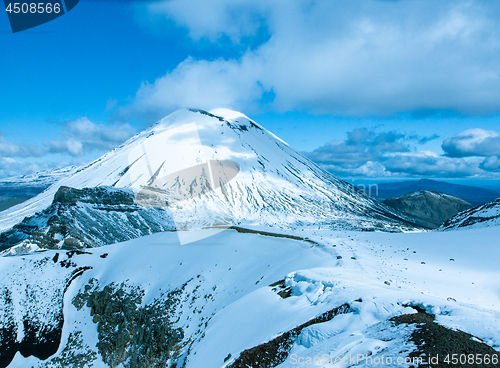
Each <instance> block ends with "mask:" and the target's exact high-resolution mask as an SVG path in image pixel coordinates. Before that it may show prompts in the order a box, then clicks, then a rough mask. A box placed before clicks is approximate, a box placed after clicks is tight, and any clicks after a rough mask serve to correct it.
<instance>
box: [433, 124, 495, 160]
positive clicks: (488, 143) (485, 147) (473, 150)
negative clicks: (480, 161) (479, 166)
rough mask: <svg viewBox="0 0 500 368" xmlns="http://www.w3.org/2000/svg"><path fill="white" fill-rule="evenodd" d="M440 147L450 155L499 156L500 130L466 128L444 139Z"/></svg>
mask: <svg viewBox="0 0 500 368" xmlns="http://www.w3.org/2000/svg"><path fill="white" fill-rule="evenodd" d="M442 148H443V151H445V152H446V154H447V155H448V156H450V157H470V156H500V132H496V131H494V130H484V129H479V128H477V129H468V130H465V131H463V132H461V133H459V134H456V135H454V136H453V137H452V138H448V139H445V140H444V142H443V145H442Z"/></svg>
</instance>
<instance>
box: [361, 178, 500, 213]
mask: <svg viewBox="0 0 500 368" xmlns="http://www.w3.org/2000/svg"><path fill="white" fill-rule="evenodd" d="M357 186H358V188H360V189H364V188H366V190H365V192H366V193H367V194H369V195H370V196H372V197H373V198H375V199H377V200H379V201H384V200H385V199H388V198H392V197H399V196H402V195H405V194H407V193H410V192H415V191H418V190H433V191H436V192H441V193H446V194H449V195H452V196H454V197H458V198H460V199H463V200H464V201H466V202H469V203H470V204H472V205H473V206H478V205H480V204H483V203H487V202H491V201H494V200H495V199H497V198H500V190H499V191H497V190H495V189H486V188H480V187H474V186H468V185H461V184H452V183H447V182H444V181H437V180H430V179H421V180H412V181H398V182H390V183H378V184H369V185H367V184H358V185H357Z"/></svg>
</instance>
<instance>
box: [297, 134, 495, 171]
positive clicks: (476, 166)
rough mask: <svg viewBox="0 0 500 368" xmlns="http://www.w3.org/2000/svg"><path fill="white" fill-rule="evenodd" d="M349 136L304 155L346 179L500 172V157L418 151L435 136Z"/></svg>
mask: <svg viewBox="0 0 500 368" xmlns="http://www.w3.org/2000/svg"><path fill="white" fill-rule="evenodd" d="M483 132H485V131H483ZM346 135H347V137H346V139H345V140H335V141H331V142H329V143H327V144H325V145H323V146H321V147H319V148H317V149H315V150H314V151H312V152H305V155H306V156H308V157H309V158H310V159H312V160H313V161H315V162H317V163H318V164H319V165H320V166H321V167H322V168H324V169H325V170H328V171H330V172H332V173H334V174H336V175H339V176H343V177H347V176H359V177H387V176H393V177H397V176H402V177H423V176H424V177H436V178H464V177H479V176H481V177H493V176H495V174H496V173H499V172H500V158H499V157H497V156H490V157H486V158H484V157H449V156H446V155H439V154H437V153H435V152H432V151H425V150H421V149H419V146H420V145H422V144H425V143H427V142H428V141H429V140H433V139H436V138H437V136H435V135H432V136H428V137H425V136H424V137H422V136H417V135H411V134H404V133H400V132H396V131H388V132H376V131H375V130H369V129H366V128H362V129H354V130H352V131H349V132H347V133H346ZM483 135H484V134H483ZM454 137H456V136H454ZM454 137H453V138H454ZM448 140H449V139H446V140H445V142H447V141H448ZM476 156H477V155H476Z"/></svg>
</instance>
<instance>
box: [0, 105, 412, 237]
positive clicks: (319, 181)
mask: <svg viewBox="0 0 500 368" xmlns="http://www.w3.org/2000/svg"><path fill="white" fill-rule="evenodd" d="M208 160H230V161H234V162H236V163H237V164H238V165H239V167H240V172H239V173H238V175H236V177H235V178H234V179H233V180H231V181H230V182H228V183H226V184H224V185H223V187H222V188H220V189H218V190H213V191H211V192H210V193H208V194H204V195H202V196H196V197H195V198H191V199H190V200H185V201H181V202H180V203H176V204H175V205H171V204H170V205H169V210H171V211H172V212H173V216H174V218H175V217H177V218H178V219H179V222H187V221H191V222H198V224H199V227H203V226H207V225H210V224H211V223H212V222H214V221H213V220H212V218H217V217H227V215H228V216H229V217H230V218H231V222H232V223H233V224H246V225H271V226H277V227H284V228H294V227H297V226H306V225H308V224H309V225H314V226H317V225H318V224H324V225H325V226H331V227H338V226H340V227H342V228H345V227H350V228H356V229H378V230H387V231H401V230H408V229H412V225H411V224H408V222H406V223H405V220H404V219H402V218H404V215H401V214H399V213H397V212H396V211H395V210H392V209H390V208H388V207H386V206H384V205H382V204H380V203H378V202H377V201H375V200H373V199H371V198H369V197H368V196H366V195H364V194H362V193H361V192H360V191H358V190H357V189H355V188H354V187H353V186H352V185H350V184H347V183H346V182H344V181H342V180H340V179H338V178H336V177H334V176H333V175H331V174H330V173H328V172H326V171H324V170H322V169H320V168H319V167H318V166H317V165H316V164H314V163H313V162H312V161H310V160H309V159H307V158H305V157H304V156H302V155H301V154H300V153H299V152H297V151H295V150H294V149H293V148H291V147H290V146H288V145H287V144H286V143H285V142H283V141H282V140H281V139H279V138H278V137H276V136H275V135H274V134H272V133H270V132H269V131H267V130H265V129H264V128H263V127H261V126H260V125H258V124H257V123H255V122H253V121H252V120H250V119H249V118H247V117H246V116H245V115H243V114H241V113H238V112H235V111H230V110H225V109H218V110H214V111H213V114H212V113H208V112H205V111H201V110H199V111H198V110H179V111H177V112H174V113H172V114H171V115H169V116H167V117H166V118H164V119H162V120H160V121H159V122H158V123H156V124H155V125H153V126H152V127H151V128H150V129H147V130H145V131H144V132H142V133H140V134H138V135H136V136H135V137H133V138H131V139H130V140H128V141H127V142H126V143H124V144H123V145H121V146H120V147H118V148H116V149H115V150H113V151H111V152H109V153H107V154H106V155H104V156H102V157H101V158H99V159H98V160H96V161H94V162H93V163H91V164H89V165H88V166H86V167H84V168H81V169H80V170H78V171H77V172H76V173H75V174H74V175H72V176H71V177H69V178H67V179H65V180H62V181H60V182H58V183H57V185H54V186H53V187H51V188H49V189H48V190H46V191H45V192H44V193H42V194H40V195H38V196H37V197H35V198H32V199H30V200H29V201H27V202H25V203H22V204H20V205H17V206H14V207H12V208H10V209H8V210H6V211H4V212H2V213H1V214H0V231H1V230H5V229H8V228H10V227H12V226H13V225H15V224H16V223H19V222H20V221H21V220H22V219H23V218H24V217H26V216H30V215H33V214H34V213H35V212H39V211H41V210H43V209H45V208H47V207H48V206H49V205H50V203H51V202H52V198H53V196H54V194H55V192H56V191H57V189H58V187H59V186H62V185H64V186H68V187H72V188H77V189H81V188H85V187H96V186H112V187H116V188H132V189H133V190H135V191H140V190H141V189H142V188H144V187H145V186H147V185H151V182H152V181H153V180H152V179H153V178H156V179H159V180H160V181H161V178H162V177H166V176H168V175H171V174H172V173H175V172H178V171H179V170H183V169H186V168H189V167H192V166H195V165H199V164H202V163H204V162H207V161H208ZM156 179H155V181H156ZM203 179H204V178H198V179H197V180H196V181H195V182H192V183H187V182H185V180H184V178H181V177H180V178H179V179H178V180H177V181H174V182H175V185H170V186H167V184H164V185H163V187H162V188H160V189H163V190H165V191H166V192H167V193H169V194H167V198H166V202H169V201H168V198H169V195H172V196H175V194H176V193H175V191H177V190H185V187H186V186H190V185H191V188H195V187H199V186H203V185H206V183H207V182H209V180H208V179H207V178H205V179H206V180H203ZM406 220H407V219H406ZM195 225H196V224H195Z"/></svg>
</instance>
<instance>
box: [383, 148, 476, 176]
mask: <svg viewBox="0 0 500 368" xmlns="http://www.w3.org/2000/svg"><path fill="white" fill-rule="evenodd" d="M480 163H481V160H478V159H469V160H467V159H463V158H450V157H443V156H439V155H437V154H436V153H435V152H431V151H421V152H415V153H402V154H398V155H395V156H393V157H390V158H388V159H387V160H385V161H384V166H385V167H386V169H387V170H388V171H391V172H392V173H399V174H409V175H415V176H427V177H440V178H462V177H473V176H478V175H484V174H485V173H484V171H482V170H481V169H480V168H479V164H480Z"/></svg>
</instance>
